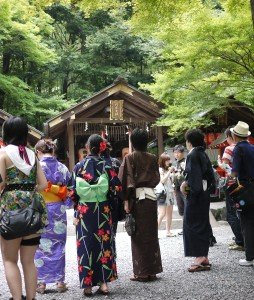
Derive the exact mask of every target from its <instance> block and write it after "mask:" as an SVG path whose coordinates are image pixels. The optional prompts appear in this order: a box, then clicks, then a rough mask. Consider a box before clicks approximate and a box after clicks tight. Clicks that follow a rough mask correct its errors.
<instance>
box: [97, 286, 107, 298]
mask: <svg viewBox="0 0 254 300" xmlns="http://www.w3.org/2000/svg"><path fill="white" fill-rule="evenodd" d="M96 294H101V295H104V296H107V295H108V294H109V290H103V289H102V288H101V287H99V288H98V290H97V291H96Z"/></svg>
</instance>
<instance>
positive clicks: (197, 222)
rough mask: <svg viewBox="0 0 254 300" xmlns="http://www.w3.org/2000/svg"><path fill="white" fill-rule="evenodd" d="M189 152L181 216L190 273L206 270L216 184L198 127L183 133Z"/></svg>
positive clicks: (182, 187)
mask: <svg viewBox="0 0 254 300" xmlns="http://www.w3.org/2000/svg"><path fill="white" fill-rule="evenodd" d="M185 139H186V146H187V149H188V150H189V154H188V155H187V159H186V166H185V171H184V174H185V181H184V182H183V183H182V185H181V191H182V193H184V194H185V195H186V202H185V208H184V218H183V240H184V253H185V256H190V257H195V260H194V263H193V264H192V265H191V267H190V268H189V269H188V271H189V272H198V271H208V270H210V269H211V265H210V263H209V260H208V251H209V242H210V241H209V240H210V237H211V236H212V229H211V225H210V221H209V208H210V201H209V194H210V189H211V188H212V187H213V186H214V184H215V178H214V172H213V168H212V165H211V162H210V160H209V158H208V156H207V154H206V153H205V147H204V146H205V144H204V134H203V133H202V132H201V131H200V130H199V129H191V130H188V131H187V132H186V134H185Z"/></svg>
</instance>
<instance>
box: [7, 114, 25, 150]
mask: <svg viewBox="0 0 254 300" xmlns="http://www.w3.org/2000/svg"><path fill="white" fill-rule="evenodd" d="M2 135H3V142H4V143H5V144H12V145H16V146H20V145H22V146H26V145H27V137H28V125H27V123H26V121H25V120H24V119H23V118H21V117H10V118H9V119H8V120H6V121H5V122H4V123H3V128H2Z"/></svg>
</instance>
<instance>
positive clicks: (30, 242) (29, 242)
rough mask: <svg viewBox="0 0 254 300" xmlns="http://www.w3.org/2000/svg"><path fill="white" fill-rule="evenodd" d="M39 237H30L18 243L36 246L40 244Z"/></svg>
mask: <svg viewBox="0 0 254 300" xmlns="http://www.w3.org/2000/svg"><path fill="white" fill-rule="evenodd" d="M40 239H41V237H40V236H37V237H35V238H32V239H27V240H22V241H21V243H20V245H21V246H37V245H39V244H40Z"/></svg>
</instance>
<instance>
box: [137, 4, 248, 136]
mask: <svg viewBox="0 0 254 300" xmlns="http://www.w3.org/2000/svg"><path fill="white" fill-rule="evenodd" d="M138 2H139V1H138ZM140 2H142V3H146V1H140ZM157 3H158V2H157ZM160 3H161V5H164V4H165V3H164V2H160ZM169 3H170V2H169V1H168V2H167V4H165V7H167V5H169ZM185 3H186V1H185ZM176 5H180V6H182V9H181V7H180V6H178V8H177V13H176V14H174V15H171V14H170V18H171V20H170V22H168V20H169V19H168V18H169V16H164V12H163V11H165V9H164V10H163V9H161V12H162V13H161V14H160V22H159V23H157V25H158V24H160V29H159V31H157V32H154V31H151V33H150V34H155V35H156V37H159V38H160V39H161V40H162V41H163V42H164V45H165V48H164V57H165V60H166V61H167V64H166V67H165V68H164V70H162V71H161V72H159V73H158V72H157V73H155V74H154V78H155V83H153V84H151V85H145V86H143V88H145V89H148V90H150V92H151V93H152V94H153V95H154V97H155V98H157V99H159V100H160V101H162V102H163V103H164V104H165V109H164V117H163V118H162V119H161V120H160V121H159V123H160V124H164V125H169V126H170V129H169V130H170V133H172V134H176V133H177V132H179V131H182V130H185V129H187V128H189V127H197V126H206V125H209V124H211V122H212V121H211V119H209V118H208V116H207V114H206V112H208V111H209V112H214V113H215V114H217V115H218V114H220V113H223V110H224V108H225V106H226V105H227V104H228V101H229V99H237V100H238V101H240V102H243V103H247V104H250V105H252V106H254V99H253V84H254V77H253V75H254V72H253V69H254V57H253V52H254V43H253V42H254V41H253V25H252V20H251V11H250V5H249V3H248V1H234V0H228V1H226V0H225V1H203V3H201V2H200V1H192V2H191V4H190V3H189V8H188V9H186V6H184V3H183V2H181V1H179V2H177V4H176ZM174 7H175V6H173V8H174ZM173 11H174V12H175V10H174V9H173ZM148 13H149V10H148V11H146V14H148ZM150 13H151V11H150ZM138 16H139V15H138ZM143 17H144V16H143ZM145 17H149V16H146V15H145ZM136 18H137V16H136ZM135 20H136V19H135ZM143 22H144V20H143ZM146 22H147V23H149V24H150V19H149V21H148V19H147V20H146ZM136 26H137V24H136ZM137 28H140V27H139V26H137Z"/></svg>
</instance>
